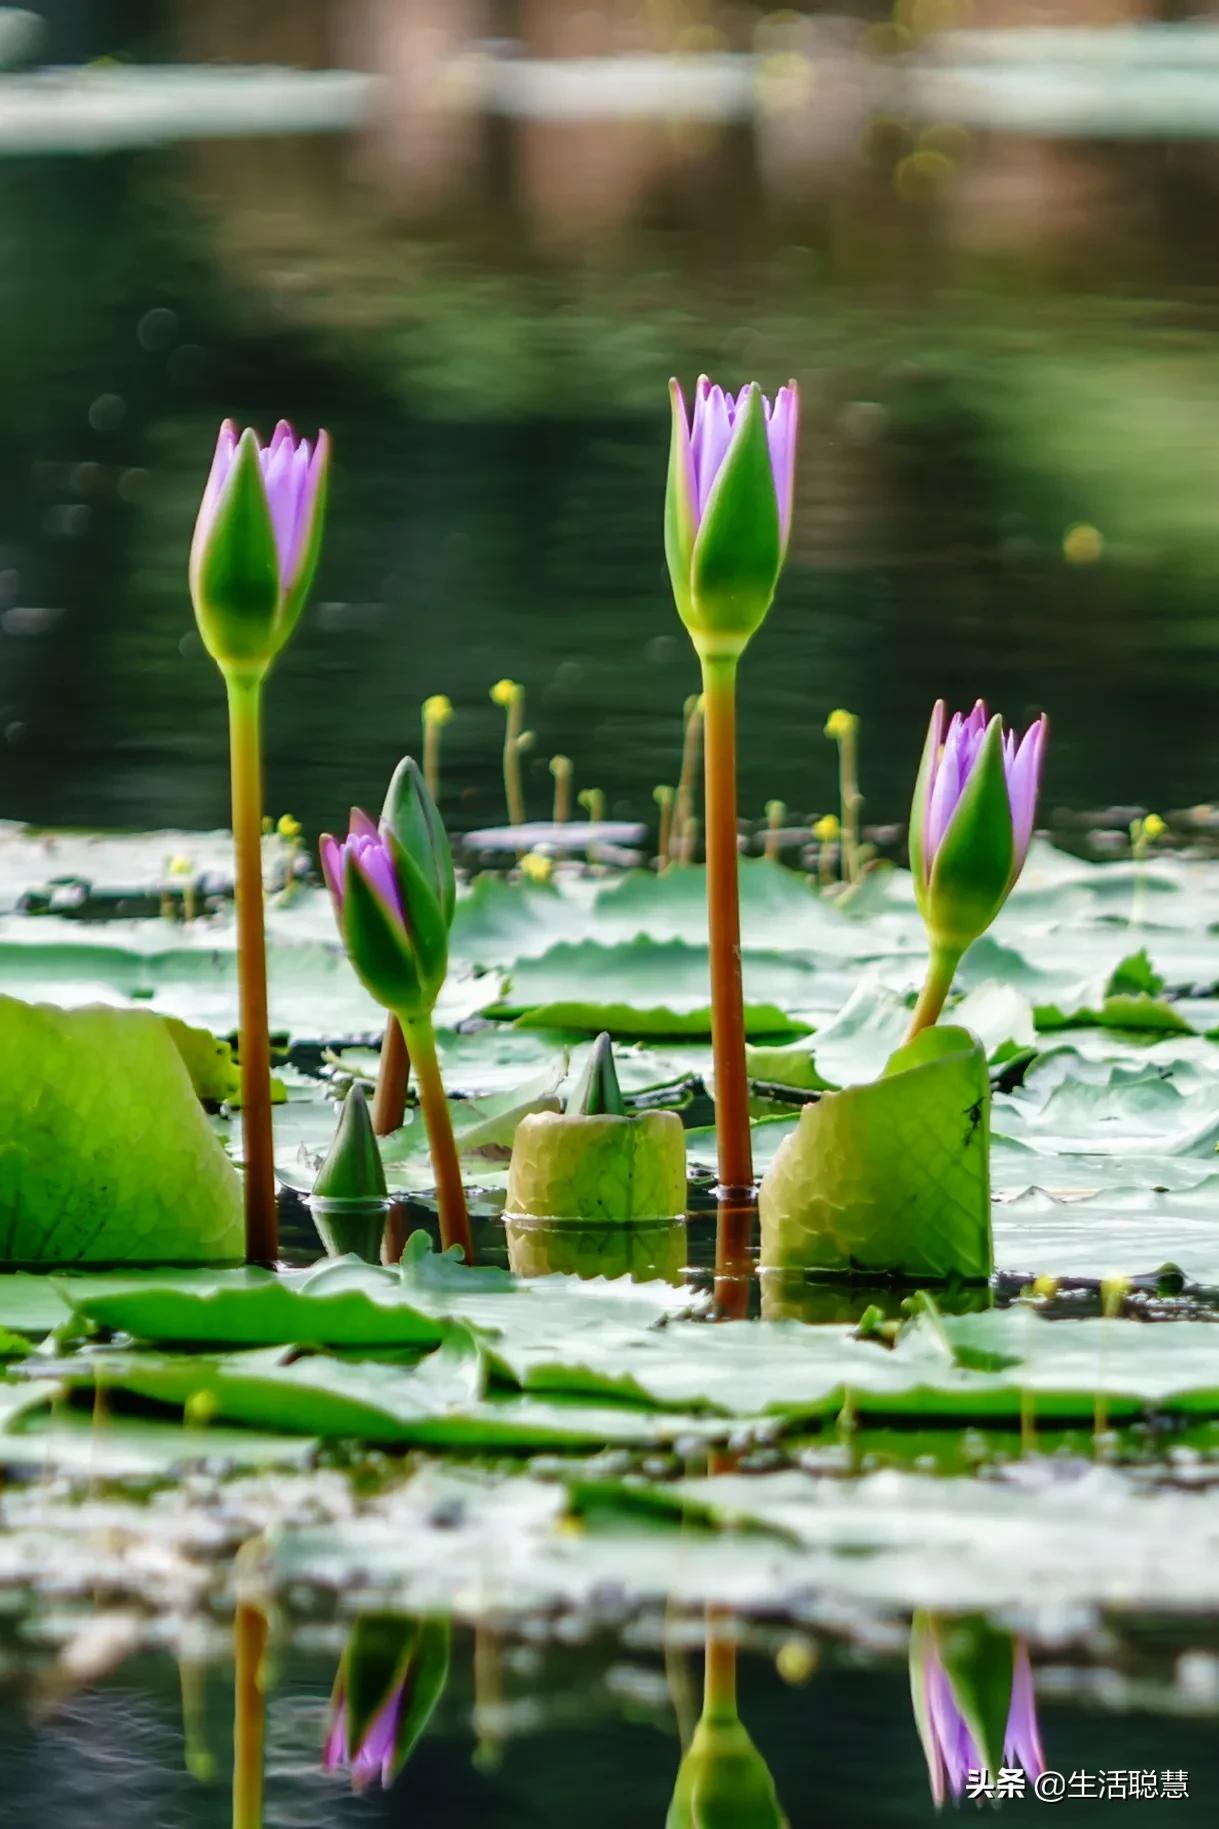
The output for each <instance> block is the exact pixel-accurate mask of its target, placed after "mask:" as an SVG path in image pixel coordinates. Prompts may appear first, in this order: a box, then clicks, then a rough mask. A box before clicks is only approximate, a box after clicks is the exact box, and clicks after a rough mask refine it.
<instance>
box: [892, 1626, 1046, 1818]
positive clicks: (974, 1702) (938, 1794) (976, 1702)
mask: <svg viewBox="0 0 1219 1829" xmlns="http://www.w3.org/2000/svg"><path fill="white" fill-rule="evenodd" d="M910 1688H911V1694H912V1696H913V1700H914V1714H915V1720H916V1722H917V1725H918V1730H919V1737H920V1739H921V1740H922V1742H923V1752H924V1754H925V1756H926V1759H927V1773H928V1776H929V1778H930V1780H931V1795H932V1797H933V1799H934V1800H935V1803H936V1805H937V1807H938V1806H939V1805H941V1804H942V1803H943V1802H944V1798H945V1795H951V1796H952V1797H953V1798H954V1799H959V1798H960V1797H961V1796H962V1794H963V1793H964V1791H965V1788H966V1784H967V1782H968V1778H969V1774H970V1773H971V1772H982V1771H986V1772H989V1773H990V1776H991V1778H992V1779H994V1778H997V1777H998V1773H999V1768H1000V1766H1001V1765H1002V1766H1005V1767H1008V1768H1013V1767H1019V1768H1020V1770H1021V1771H1023V1772H1025V1773H1026V1774H1027V1776H1028V1777H1029V1778H1032V1779H1036V1778H1038V1777H1040V1775H1041V1773H1042V1772H1044V1771H1045V1754H1044V1753H1043V1751H1042V1747H1041V1734H1040V1731H1039V1729H1038V1726H1037V1708H1036V1698H1035V1696H1034V1694H1033V1673H1032V1668H1031V1666H1030V1664H1029V1654H1028V1650H1027V1648H1026V1647H1025V1646H1024V1645H1023V1644H1022V1643H1021V1642H1020V1641H1019V1640H1016V1639H1013V1638H1012V1636H1011V1634H1010V1633H1007V1632H1000V1631H998V1630H997V1629H996V1628H995V1627H993V1626H990V1625H988V1624H987V1623H986V1622H985V1621H984V1620H980V1619H974V1618H963V1619H947V1618H943V1617H941V1616H938V1615H936V1614H930V1613H916V1614H915V1616H914V1621H913V1624H912V1626H911V1630H910Z"/></svg>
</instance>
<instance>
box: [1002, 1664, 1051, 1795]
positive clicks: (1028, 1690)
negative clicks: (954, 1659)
mask: <svg viewBox="0 0 1219 1829" xmlns="http://www.w3.org/2000/svg"><path fill="white" fill-rule="evenodd" d="M1003 1757H1004V1760H1005V1762H1006V1763H1007V1764H1008V1765H1018V1766H1019V1767H1020V1768H1021V1770H1022V1771H1024V1772H1027V1773H1028V1775H1029V1777H1030V1778H1039V1777H1040V1776H1041V1774H1042V1772H1044V1771H1045V1754H1044V1752H1043V1751H1042V1747H1041V1730H1040V1728H1039V1727H1038V1725H1037V1698H1036V1696H1035V1695H1034V1692H1033V1671H1032V1666H1031V1665H1030V1663H1029V1654H1028V1647H1027V1646H1025V1645H1021V1644H1017V1646H1016V1659H1015V1670H1014V1672H1013V1675H1012V1700H1011V1706H1010V1708H1009V1709H1008V1712H1007V1733H1006V1735H1005V1737H1004V1741H1003Z"/></svg>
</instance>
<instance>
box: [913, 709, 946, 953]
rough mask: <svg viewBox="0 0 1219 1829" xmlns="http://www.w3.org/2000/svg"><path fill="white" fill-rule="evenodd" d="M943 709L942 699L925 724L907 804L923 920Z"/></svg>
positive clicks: (942, 733)
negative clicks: (927, 841)
mask: <svg viewBox="0 0 1219 1829" xmlns="http://www.w3.org/2000/svg"><path fill="white" fill-rule="evenodd" d="M944 710H945V707H944V701H943V699H939V700H938V701H937V702H936V707H935V710H934V711H933V712H932V714H931V722H930V724H929V725H928V726H927V740H926V742H925V743H924V744H923V755H922V760H921V761H920V763H919V765H918V779H917V780H916V781H915V783H914V799H913V800H912V802H911V804H910V874H911V875H912V876H913V878H914V899H915V901H916V902H917V903H918V911H919V913H920V914H921V915H922V917H923V919H924V920H926V919H927V847H926V844H925V842H924V840H925V838H926V825H927V807H928V803H929V801H930V798H931V782H932V778H933V776H934V774H935V765H936V762H937V761H938V759H939V752H940V747H941V744H942V742H943V735H944Z"/></svg>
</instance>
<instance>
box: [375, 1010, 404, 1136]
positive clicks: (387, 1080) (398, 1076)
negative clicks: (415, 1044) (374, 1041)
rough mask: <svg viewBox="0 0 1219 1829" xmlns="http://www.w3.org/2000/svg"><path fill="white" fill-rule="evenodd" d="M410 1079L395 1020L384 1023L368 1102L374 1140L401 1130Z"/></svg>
mask: <svg viewBox="0 0 1219 1829" xmlns="http://www.w3.org/2000/svg"><path fill="white" fill-rule="evenodd" d="M410 1078H411V1057H410V1055H409V1054H408V1053H407V1051H406V1037H405V1036H404V1035H403V1033H402V1024H401V1023H400V1022H399V1021H398V1018H397V1017H396V1016H387V1017H386V1019H385V1034H384V1036H383V1037H382V1040H381V1062H380V1065H379V1067H378V1068H377V1090H376V1092H375V1093H374V1094H373V1101H372V1127H373V1129H374V1130H375V1131H376V1133H377V1135H378V1137H388V1136H389V1135H390V1134H391V1133H392V1132H393V1131H396V1130H401V1128H402V1125H403V1122H404V1121H405V1118H406V1089H407V1087H408V1085H409V1084H410Z"/></svg>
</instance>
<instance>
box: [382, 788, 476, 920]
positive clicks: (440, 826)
mask: <svg viewBox="0 0 1219 1829" xmlns="http://www.w3.org/2000/svg"><path fill="white" fill-rule="evenodd" d="M381 818H382V820H383V821H384V822H385V824H386V825H388V827H389V829H390V831H391V832H392V833H393V834H394V836H395V838H396V839H397V840H398V842H399V844H400V845H401V846H402V848H403V850H404V851H405V852H406V853H407V855H408V856H409V857H411V858H413V859H414V861H415V863H416V864H418V866H419V868H420V870H421V871H422V872H423V875H424V876H425V877H426V878H427V880H428V881H429V882H430V883H431V884H432V885H433V888H434V890H435V893H436V899H437V901H438V902H439V904H440V912H441V914H442V915H443V916H444V922H445V926H446V928H448V927H451V926H452V925H453V915H454V912H455V910H456V907H457V881H456V878H455V876H454V873H453V852H452V849H451V848H450V845H449V835H448V833H447V832H446V831H445V829H444V821H443V820H442V819H441V817H440V814H439V812H438V811H437V808H436V802H435V801H434V800H433V799H432V796H431V794H430V793H429V792H428V786H427V782H426V781H425V780H424V778H423V774H422V772H421V770H420V769H419V766H418V764H417V763H416V762H415V760H414V758H413V757H412V756H403V758H402V760H401V762H399V764H398V766H397V768H396V769H395V770H394V777H393V780H392V781H391V782H390V784H389V789H388V791H387V793H386V796H385V805H384V806H383V807H382V809H381Z"/></svg>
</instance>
